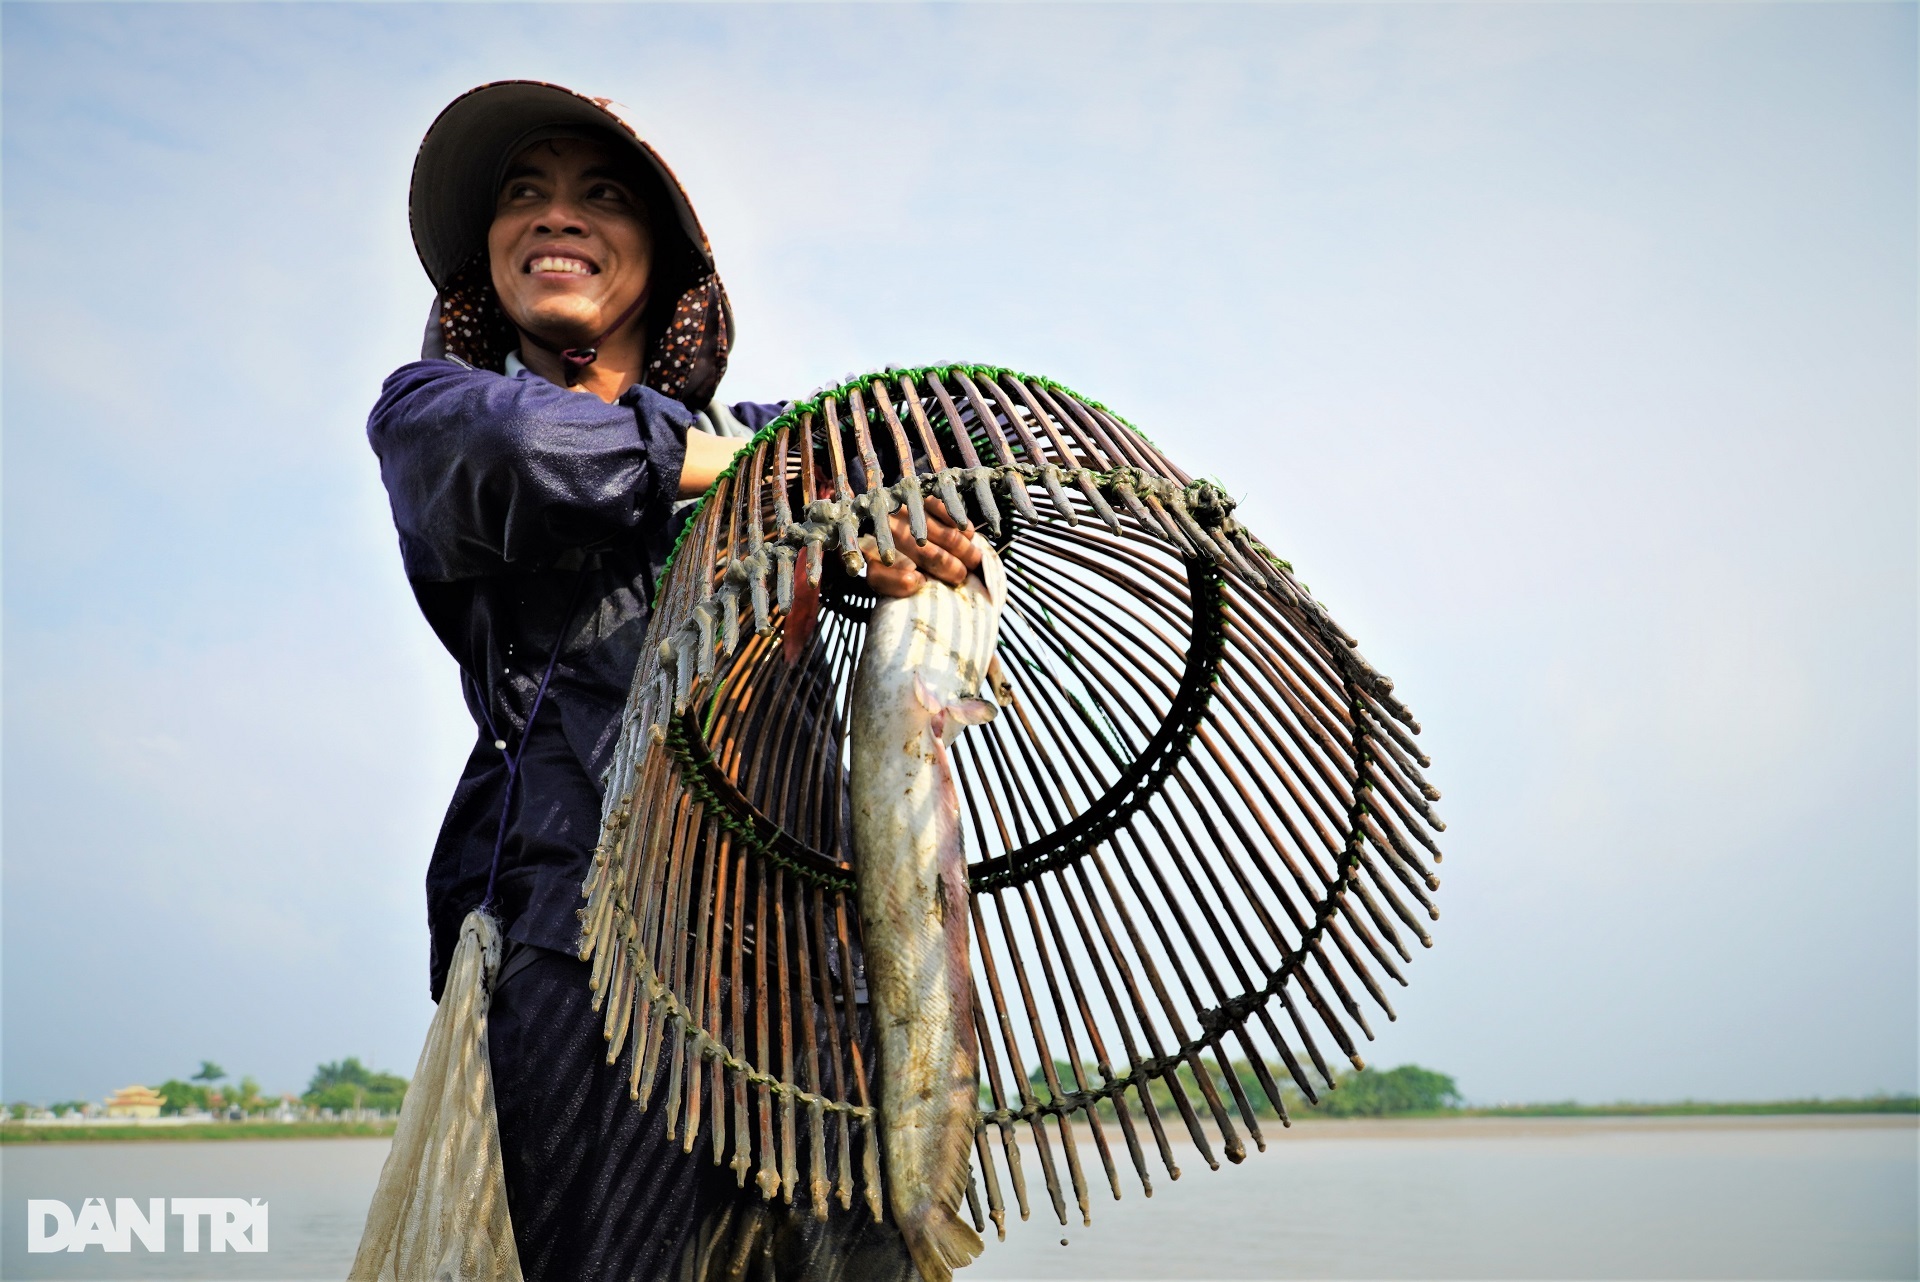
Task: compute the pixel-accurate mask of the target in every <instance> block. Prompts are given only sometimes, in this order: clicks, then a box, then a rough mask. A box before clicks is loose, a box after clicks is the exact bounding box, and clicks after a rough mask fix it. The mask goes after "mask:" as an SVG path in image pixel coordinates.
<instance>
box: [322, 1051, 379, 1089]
mask: <svg viewBox="0 0 1920 1282" xmlns="http://www.w3.org/2000/svg"><path fill="white" fill-rule="evenodd" d="M372 1076H373V1073H372V1071H371V1070H370V1069H368V1068H367V1066H366V1065H365V1064H362V1063H361V1062H360V1061H359V1059H358V1058H357V1057H355V1056H352V1055H349V1056H347V1058H345V1059H342V1060H336V1061H334V1062H333V1063H331V1064H322V1065H320V1067H318V1068H316V1069H314V1070H313V1080H312V1081H310V1082H308V1083H307V1094H309V1095H315V1094H318V1093H319V1092H321V1091H325V1090H329V1089H331V1088H333V1087H335V1086H342V1085H345V1086H365V1085H366V1084H367V1081H368V1079H369V1078H371V1077H372Z"/></svg>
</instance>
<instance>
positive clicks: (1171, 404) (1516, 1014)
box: [0, 3, 1920, 1102]
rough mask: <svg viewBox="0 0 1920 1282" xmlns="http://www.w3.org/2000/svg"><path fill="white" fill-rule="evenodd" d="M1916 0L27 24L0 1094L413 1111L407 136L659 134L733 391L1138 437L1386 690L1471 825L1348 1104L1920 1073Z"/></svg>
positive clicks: (444, 725)
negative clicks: (185, 1085) (318, 1102)
mask: <svg viewBox="0 0 1920 1282" xmlns="http://www.w3.org/2000/svg"><path fill="white" fill-rule="evenodd" d="M1915 36H1916V8H1915V6H1914V5H1912V4H1903V5H1871V4H1831V5H1812V4H1809V5H1794V4H1755V5H1746V4H1737V3H1736V4H1702V5H1686V4H1671V5H1650V6H1640V5H1633V4H1613V5H1591V6H1589V5H1573V4H1566V5H1546V4H1538V5H1509V4H1498V5H1443V4H1423V5H1398V4H1394V5H1378V6H1375V5H1365V4H1338V5H1315V4H1290V5H1277V6H1265V5H1232V6H1220V7H1216V6H1203V5H1164V6H1163V5H1148V4H1133V5H1125V6H1118V7H1107V6H1102V5H1072V6H1063V7H1049V6H1040V5H1032V6H1019V7H1013V6H1001V5H968V4H952V5H931V6H906V5H901V6H894V5H878V4H875V5H851V6H832V5H808V4H794V5H779V6H771V7H766V6H759V5H751V4H738V5H725V6H707V7H681V6H674V5H649V6H622V7H574V6H563V5H544V6H531V7H523V6H517V5H510V4H499V5H481V6H472V7H442V6H428V5H405V4H392V5H347V4H340V5H315V6H308V5H299V4H274V5H250V4H217V5H209V6H204V7H203V6H194V5H174V4H142V5H133V6H124V7H123V6H112V5H89V4H59V5H31V4H17V3H8V4H5V5H4V6H0V49H3V52H0V60H3V61H0V166H3V167H4V170H3V173H4V178H3V181H4V187H3V189H0V206H3V208H0V214H3V215H4V223H3V228H4V242H3V245H4V247H3V249H0V290H3V291H4V304H3V310H0V324H3V325H4V353H3V361H0V379H3V380H4V382H3V384H0V450H3V451H4V453H3V459H4V490H3V493H0V497H3V499H4V527H3V534H4V565H3V569H4V597H3V614H0V629H3V631H0V643H3V644H4V657H5V668H4V685H3V686H0V698H3V699H4V719H3V720H0V761H3V763H4V765H3V771H4V773H3V774H0V806H3V814H4V819H3V823H4V828H3V830H0V837H3V845H0V969H3V976H0V1095H4V1098H6V1099H8V1100H14V1099H26V1100H37V1101H42V1102H45V1101H50V1100H56V1099H70V1098H99V1097H101V1096H103V1095H104V1094H105V1093H106V1092H107V1091H109V1090H111V1089H113V1088H115V1087H118V1086H122V1085H125V1084H128V1083H130V1082H136V1081H138V1082H146V1083H157V1082H159V1081H161V1080H162V1079H164V1078H167V1077H172V1076H185V1075H186V1074H188V1073H190V1072H191V1071H192V1070H193V1069H194V1068H195V1067H196V1066H197V1065H198V1063H199V1061H200V1060H201V1059H203V1058H206V1059H213V1060H216V1061H218V1062H219V1063H220V1064H221V1065H223V1066H224V1067H226V1068H227V1069H229V1070H231V1071H232V1072H233V1073H234V1074H235V1075H236V1076H238V1075H239V1074H241V1073H247V1074H251V1075H253V1076H255V1077H256V1078H258V1079H259V1080H260V1081H261V1083H262V1084H263V1085H265V1086H266V1087H267V1088H268V1089H269V1090H293V1091H298V1090H300V1089H302V1088H303V1087H304V1086H305V1083H306V1080H307V1078H308V1076H309V1075H310V1074H311V1072H312V1070H313V1067H314V1065H316V1064H317V1063H319V1062H321V1061H323V1060H332V1059H337V1058H340V1057H341V1056H345V1055H356V1056H359V1057H360V1058H361V1059H363V1060H364V1061H366V1062H368V1063H369V1064H371V1065H373V1066H375V1067H377V1068H381V1069H390V1070H394V1071H398V1072H401V1073H409V1072H411V1070H412V1065H413V1062H414V1059H415V1057H416V1056H417V1054H418V1050H419V1045H420V1039H421V1037H422V1035H423V1034H424V1032H425V1029H426V1025H427V1021H428V1019H429V1017H430V1015H431V1010H432V1007H431V1005H430V1003H429V1000H428V996H427V971H426V966H427V939H426V925H425V909H424V892H423V887H422V882H423V877H424V872H425V867H426V860H427V854H428V852H429V850H430V848H431V845H432V842H433V838H434V834H435V832H436V830H437V827H438V824H439V820H440V815H441V812H442V810H443V808H444V806H445V803H446V799H447V796H448V794H449V793H450V791H451V788H452V785H453V782H454V780H455V779H456V778H457V777H458V774H459V771H460V768H461V765H462V762H463V760H464V757H465V753H466V750H467V747H468V745H469V744H470V743H471V740H472V734H473V731H472V727H471V725H470V724H469V723H468V722H467V721H466V717H465V713H464V710H463V709H462V707H461V705H460V701H459V697H458V689H457V684H456V676H455V670H454V667H453V664H452V661H451V660H450V659H449V658H448V657H447V656H446V655H445V654H444V652H442V651H441V650H440V649H439V648H438V646H437V643H436V642H435V641H434V639H433V637H432V635H431V634H430V633H429V632H428V630H427V628H426V626H425V624H424V623H423V622H422V621H421V620H420V618H419V616H418V614H417V611H416V610H415V607H414V605H413V603H412V600H411V597H410V595H409V592H408V589H407V585H406V582H405V580H404V578H403V576H402V574H401V571H400V565H399V558H398V554H397V549H396V547H395V541H394V535H393V531H392V526H391V523H390V520H389V516H388V512H387V508H386V499H385V495H384V493H383V491H382V490H381V487H380V483H379V476H378V471H377V468H376V466H375V462H374V459H373V456H372V454H371V453H370V451H369V450H368V449H367V447H366V443H365V437H364V422H365V416H366V413H367V410H368V409H369V407H370V406H371V404H372V401H373V399H374V397H375V395H376V393H377V391H378V389H379V386H380V382H381V379H382V378H383V377H384V376H385V375H386V374H387V373H388V372H389V371H390V370H392V369H393V368H394V367H396V366H398V365H400V364H402V363H404V362H406V361H407V360H409V359H411V358H412V356H413V354H414V352H415V351H416V350H417V345H418V335H419V331H420V327H421V323H422V321H423V320H424V318H425V315H426V312H427V308H428V304H429V302H430V299H431V290H430V288H429V286H428V285H427V282H426V279H425V277H424V275H423V274H422V272H421V270H420V268H419V266H418V263H417V261H416V260H415V258H414V256H413V252H412V247H411V244H410V241H409V239H408V233H407V222H406V209H405V194H406V184H407V177H408V171H409V166H410V164H411V161H412V156H413V152H414V149H415V148H416V147H417V146H418V144H419V140H420V136H421V134H422V133H423V132H424V131H425V129H426V126H427V125H428V123H429V122H430V121H431V120H432V119H433V117H434V115H435V113H436V112H437V111H438V110H439V109H440V107H441V106H443V105H444V104H445V103H446V102H447V101H449V100H450V99H451V98H453V97H454V96H455V95H456V94H458V93H460V92H461V91H463V90H465V89H467V88H469V87H471V86H473V85H475V84H479V83H481V82H484V81H487V80H491V79H498V78H504V77H527V78H536V79H547V80H554V81H558V82H561V83H565V84H568V85H571V86H574V87H576V88H579V89H582V90H584V91H587V92H590V93H594V94H600V95H605V96H609V97H613V98H616V99H618V100H620V101H621V102H623V103H625V104H626V105H627V106H628V107H629V108H630V109H631V111H632V113H633V115H634V116H635V117H636V118H637V119H638V120H639V121H640V122H642V126H643V128H644V130H645V131H646V132H647V134H648V136H649V137H650V139H651V140H652V141H653V142H654V143H655V144H656V146H657V147H658V149H659V150H660V151H661V153H662V154H663V155H665V156H666V157H667V158H668V160H669V162H670V163H671V164H672V165H673V166H674V168H675V169H676V171H677V172H678V173H679V174H680V176H681V178H682V179H683V181H684V182H685V184H686V186H687V188H688V190H689V191H690V193H691V195H692V198H693V201H694V203H695V205H696V207H697V208H698V210H699V211H700V215H701V218H702V220H703V221H704V223H705V224H706V227H707V230H708V233H709V235H710V238H711V240H712V242H713V245H714V250H715V254H716V258H717V261H718V264H719V267H720V270H721V273H722V275H723V276H724V278H725V280H726V283H727V287H728V290H729V292H730V294H731V296H732V298H733V302H734V306H735V310H736V313H737V316H738V318H739V344H738V348H737V352H736V355H735V357H734V360H733V365H732V371H731V373H730V374H729V376H728V379H727V383H726V385H725V388H724V393H725V394H726V395H727V396H728V397H730V398H731V399H733V400H747V399H756V400H770V399H780V398H786V397H793V396H797V395H800V394H803V393H805V392H807V391H809V390H811V389H812V388H814V387H817V386H819V385H821V384H823V383H827V382H830V381H833V380H835V379H837V378H838V377H839V376H840V375H842V374H844V373H846V372H848V371H852V370H862V369H868V368H872V367H876V366H880V365H883V364H889V363H892V364H900V365H912V364H924V363H931V362H934V361H940V360H953V359H970V360H980V361H989V362H994V363H997V364H1002V365H1007V366H1011V367H1014V368H1018V369H1024V370H1029V371H1033V372H1037V373H1041V374H1045V375H1049V376H1051V377H1053V378H1056V379H1058V380H1060V381H1061V382H1064V383H1065V384H1067V385H1068V386H1071V387H1074V388H1076V389H1078V390H1080V391H1082V392H1084V393H1086V394H1088V395H1090V396H1093V397H1096V398H1098V399H1100V400H1102V401H1103V402H1105V403H1106V404H1108V405H1111V406H1113V407H1114V408H1115V409H1116V410H1118V411H1119V412H1121V413H1122V414H1124V415H1126V416H1127V417H1128V418H1129V419H1131V420H1132V421H1133V422H1135V423H1137V424H1139V425H1140V426H1141V427H1142V428H1143V429H1144V430H1145V431H1147V432H1148V434H1149V435H1151V436H1152V437H1153V438H1154V439H1155V440H1156V441H1157V442H1159V443H1160V444H1161V445H1162V446H1163V447H1164V448H1165V450H1166V451H1167V452H1168V453H1169V454H1170V455H1171V456H1173V457H1174V458H1176V459H1178V460H1180V462H1181V463H1182V465H1183V466H1184V467H1185V468H1186V469H1187V470H1188V471H1190V472H1193V473H1195V474H1209V475H1212V476H1215V477H1219V478H1221V479H1222V480H1223V481H1224V483H1225V484H1227V486H1228V487H1229V488H1230V489H1231V490H1232V491H1233V492H1234V493H1235V494H1236V495H1237V496H1239V498H1240V500H1241V508H1240V512H1239V515H1240V516H1241V517H1242V518H1243V519H1245V521H1246V522H1247V524H1248V525H1249V526H1250V527H1251V528H1252V529H1253V530H1254V531H1255V532H1256V533H1257V534H1258V535H1259V536H1260V537H1262V538H1263V539H1264V540H1265V541H1266V542H1267V543H1268V544H1269V545H1271V546H1272V547H1273V548H1274V549H1275V550H1276V551H1277V552H1279V553H1280V554H1281V555H1283V556H1285V557H1287V558H1288V559H1289V560H1290V561H1291V562H1292V563H1293V564H1294V566H1295V567H1296V570H1297V572H1298V573H1299V575H1300V577H1301V578H1303V579H1304V580H1305V581H1306V582H1307V583H1309V584H1310V585H1311V586H1312V588H1313V590H1314V592H1315V594H1316V595H1317V596H1318V597H1319V598H1320V599H1321V600H1322V601H1324V602H1325V603H1326V604H1327V605H1328V607H1329V608H1330V609H1331V610H1332V612H1333V614H1334V615H1335V617H1336V618H1338V619H1339V620H1341V621H1342V623H1343V624H1344V625H1345V626H1346V627H1347V628H1348V629H1349V630H1350V631H1351V632H1353V633H1355V634H1356V635H1357V636H1358V637H1359V638H1360V640H1361V643H1362V646H1363V649H1364V651H1365V653H1366V654H1367V656H1368V657H1369V659H1370V660H1371V661H1372V662H1373V663H1374V664H1375V665H1376V666H1378V667H1379V668H1380V669H1381V670H1383V671H1385V672H1387V673H1389V674H1391V675H1392V676H1393V678H1394V679H1395V682H1396V685H1397V689H1398V691H1399V693H1400V694H1402V695H1403V696H1404V697H1405V698H1406V700H1407V702H1408V703H1409V704H1410V705H1411V706H1412V708H1413V710H1414V711H1415V713H1416V714H1417V715H1418V716H1419V717H1420V719H1421V721H1422V722H1423V724H1424V725H1425V727H1426V730H1425V734H1424V736H1423V744H1424V747H1425V748H1426V751H1427V752H1428V754H1429V755H1430V756H1431V757H1432V759H1433V762H1434V766H1433V769H1432V771H1431V772H1430V777H1431V778H1432V779H1433V781H1434V782H1435V783H1436V784H1437V785H1438V786H1439V787H1440V788H1441V789H1442V790H1443V791H1444V793H1445V794H1446V796H1445V800H1444V801H1443V802H1442V803H1441V804H1440V806H1439V809H1440V811H1441V813H1442V815H1443V816H1444V817H1445V818H1446V819H1447V821H1448V824H1449V827H1448V831H1447V833H1446V836H1445V849H1446V851H1447V861H1446V863H1445V865H1444V867H1443V869H1442V872H1443V876H1444V883H1443V886H1442V888H1441V891H1440V893H1439V903H1440V907H1441V911H1442V914H1443V918H1442V920H1441V921H1440V922H1439V923H1438V924H1437V928H1436V929H1435V941H1436V946H1435V948H1434V949H1433V950H1432V951H1431V952H1427V953H1423V954H1422V955H1421V956H1419V957H1417V958H1416V960H1415V965H1414V966H1413V968H1412V970H1411V973H1410V979H1411V981H1412V986H1411V989H1410V990H1409V991H1407V992H1406V993H1404V994H1402V995H1400V996H1399V997H1398V998H1396V1003H1395V1004H1396V1008H1397V1009H1398V1010H1399V1012H1400V1019H1399V1021H1398V1022H1397V1023H1395V1024H1391V1025H1387V1026H1386V1027H1385V1028H1384V1029H1382V1028H1376V1032H1378V1033H1379V1041H1378V1042H1377V1043H1376V1044H1374V1045H1373V1046H1372V1047H1370V1048H1369V1050H1368V1058H1369V1060H1370V1062H1373V1063H1378V1064H1382V1065H1393V1064H1397V1063H1403V1062H1417V1063H1420V1064H1423V1065H1427V1066H1429V1067H1432V1068H1437V1069H1440V1070H1442V1071H1445V1072H1448V1073H1450V1074H1452V1075H1453V1076H1455V1077H1456V1078H1457V1080H1458V1082H1459V1084H1460V1087H1461V1090H1462V1092H1463V1093H1464V1094H1465V1095H1466V1096H1467V1097H1468V1098H1469V1099H1471V1100H1475V1101H1479V1102H1495V1101H1503V1100H1560V1099H1581V1100H1587V1101H1601V1100H1615V1099H1680V1098H1697V1099H1708V1098H1720V1099H1757V1098H1778V1097H1790V1096H1795V1097H1797V1096H1811V1095H1826V1096H1839V1095H1853V1094H1865V1093H1870V1092H1874V1091H1906V1092H1912V1091H1915V1090H1916V1089H1917V1088H1920V1068H1917V1067H1916V1062H1917V1060H1920V1029H1917V1027H1916V1023H1917V1020H1920V1016H1917V1014H1916V1012H1917V1011H1920V991H1916V976H1917V975H1920V944H1917V942H1916V941H1917V939H1920V926H1917V924H1916V922H1917V919H1920V879H1917V876H1916V863H1917V862H1920V861H1917V860H1916V845H1917V843H1916V836H1917V833H1916V807H1917V804H1920V797H1917V796H1916V773H1917V771H1920V756H1917V752H1916V747H1917V735H1916V730H1917V725H1920V723H1917V720H1916V689H1915V675H1916V662H1915V658H1916V568H1917V567H1916V540H1917V536H1920V531H1917V530H1916V462H1917V460H1916V450H1915V441H1916V432H1915V427H1916V408H1917V407H1916V392H1915V388H1916V366H1915V350H1916V342H1915V340H1916V333H1915V328H1916V324H1915V317H1916V303H1917V302H1920V293H1917V291H1916V251H1915V233H1914V228H1915V226H1916V221H1917V220H1916V214H1920V209H1917V208H1916V155H1917V154H1920V145H1917V139H1916V125H1915V121H1916V119H1917V118H1920V111H1917V110H1916V108H1917V106H1920V103H1917V101H1916V73H1915V67H1916V65H1920V60H1916V57H1915V52H1916V49H1915V46H1916V39H1915Z"/></svg>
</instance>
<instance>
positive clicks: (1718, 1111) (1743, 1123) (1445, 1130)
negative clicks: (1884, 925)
mask: <svg viewBox="0 0 1920 1282" xmlns="http://www.w3.org/2000/svg"><path fill="white" fill-rule="evenodd" d="M1234 1122H1235V1125H1236V1126H1239V1125H1240V1119H1239V1117H1238V1116H1237V1115H1236V1116H1235V1118H1234ZM1136 1124H1137V1125H1140V1124H1139V1123H1138V1121H1137V1119H1136ZM1260 1124H1261V1125H1260V1129H1261V1133H1262V1134H1263V1135H1264V1136H1265V1137H1266V1139H1267V1142H1268V1143H1269V1144H1272V1143H1274V1142H1276V1141H1279V1140H1282V1139H1284V1138H1286V1137H1289V1136H1294V1137H1298V1138H1301V1139H1314V1140H1325V1139H1334V1138H1341V1139H1424V1138H1437V1137H1441V1136H1453V1137H1472V1138H1476V1139H1481V1138H1484V1139H1494V1138H1526V1137H1549V1136H1556V1135H1567V1136H1571V1135H1579V1134H1592V1133H1597V1132H1606V1131H1670V1132H1683V1131H1693V1130H1729V1129H1739V1128H1746V1129H1756V1130H1807V1129H1816V1128H1822V1127H1827V1128H1846V1129H1855V1128H1880V1127H1915V1128H1920V1113H1916V1111H1915V1110H1914V1109H1912V1108H1899V1109H1893V1108H1882V1109H1866V1108H1851V1109H1837V1108H1829V1109H1809V1110H1804V1111H1793V1110H1789V1109H1786V1108H1781V1107H1765V1106H1760V1107H1742V1106H1738V1105H1734V1106H1728V1107H1725V1108H1707V1107H1702V1106H1698V1105H1690V1106H1678V1107H1671V1108H1666V1109H1662V1108H1660V1107H1658V1106H1654V1107H1650V1108H1648V1109H1645V1110H1642V1111H1626V1110H1623V1109H1620V1108H1617V1107H1607V1108H1596V1109H1592V1110H1584V1111H1579V1112H1573V1111H1555V1112H1546V1111H1536V1110H1530V1111H1521V1110H1515V1111H1512V1112H1507V1111H1498V1110H1491V1109H1462V1110H1460V1111H1459V1112H1457V1113H1429V1114H1409V1115H1403V1116H1397V1117H1325V1116H1319V1115H1315V1114H1311V1113H1309V1114H1306V1115H1303V1116H1298V1117H1295V1118H1294V1119H1293V1125H1292V1126H1282V1125H1280V1122H1279V1119H1278V1118H1261V1119H1260ZM395 1125H396V1123H395V1122H394V1121H391V1120H389V1121H384V1122H202V1123H188V1124H185V1125H166V1126H151V1125H148V1126H142V1125H137V1124H136V1125H129V1126H75V1125H72V1124H70V1123H58V1122H55V1123H45V1124H35V1123H31V1122H12V1121H9V1122H4V1123H0V1146H14V1145H47V1144H87V1143H94V1144H102V1143H105V1144H144V1143H201V1142H215V1143H227V1142H235V1141H248V1140H327V1139H389V1138H391V1137H392V1135H393V1131H394V1126H395ZM1016 1125H1017V1127H1018V1131H1019V1133H1021V1134H1023V1135H1024V1134H1025V1133H1026V1132H1027V1129H1028V1127H1027V1124H1026V1123H1024V1122H1022V1123H1017V1124H1016ZM1163 1125H1164V1126H1165V1128H1166V1132H1167V1139H1168V1141H1169V1142H1170V1143H1173V1144H1175V1145H1177V1146H1179V1147H1182V1148H1191V1147H1193V1141H1192V1139H1191V1138H1190V1137H1189V1136H1188V1135H1187V1132H1186V1127H1185V1126H1184V1125H1182V1124H1181V1123H1180V1120H1179V1119H1178V1118H1177V1117H1174V1118H1166V1119H1163ZM1073 1126H1074V1132H1075V1135H1076V1137H1078V1136H1086V1137H1088V1138H1089V1140H1090V1139H1091V1129H1090V1128H1089V1126H1088V1125H1087V1123H1086V1122H1084V1121H1076V1122H1075V1123H1074V1124H1073ZM1103 1126H1104V1127H1105V1129H1106V1130H1107V1132H1108V1134H1109V1135H1110V1136H1113V1137H1116V1139H1117V1136H1118V1133H1119V1127H1118V1125H1117V1124H1116V1123H1114V1122H1113V1121H1112V1120H1111V1119H1105V1120H1103ZM991 1129H992V1128H989V1133H991ZM1055 1129H1056V1127H1055V1126H1054V1125H1049V1126H1048V1130H1049V1132H1053V1131H1055ZM1205 1129H1206V1132H1207V1140H1208V1143H1209V1144H1212V1143H1215V1142H1217V1140H1218V1135H1217V1133H1216V1131H1215V1128H1214V1127H1213V1125H1212V1123H1211V1121H1209V1122H1208V1124H1207V1125H1206V1128H1205ZM1140 1135H1141V1140H1142V1143H1143V1144H1144V1145H1145V1146H1146V1147H1148V1148H1151V1147H1152V1140H1151V1138H1150V1137H1149V1133H1148V1131H1147V1129H1146V1127H1145V1126H1144V1125H1140Z"/></svg>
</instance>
